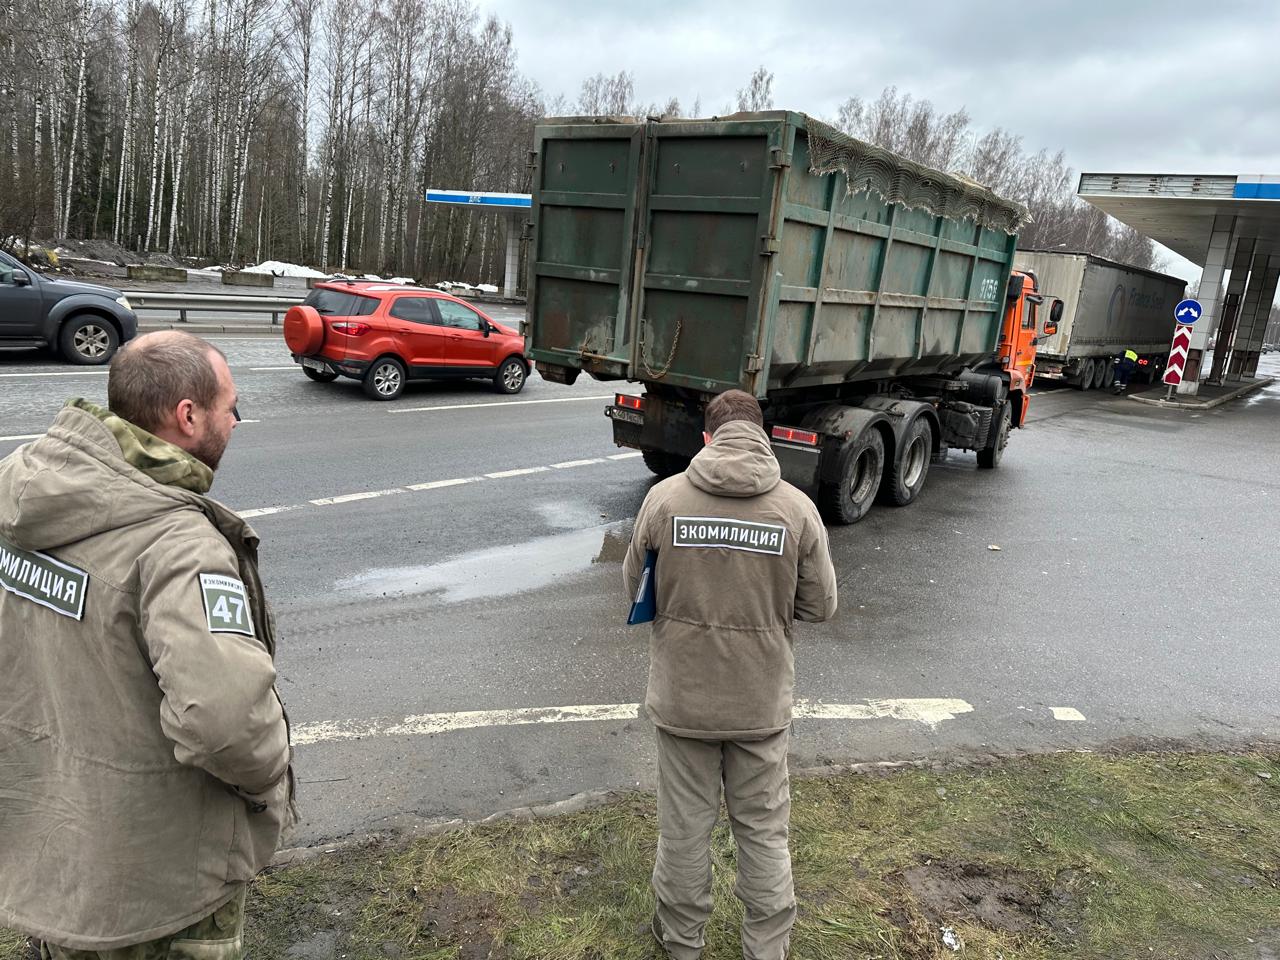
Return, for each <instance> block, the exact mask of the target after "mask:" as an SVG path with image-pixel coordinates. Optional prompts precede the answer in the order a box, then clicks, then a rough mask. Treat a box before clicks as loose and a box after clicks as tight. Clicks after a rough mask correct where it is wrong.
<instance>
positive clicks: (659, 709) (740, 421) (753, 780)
mask: <svg viewBox="0 0 1280 960" xmlns="http://www.w3.org/2000/svg"><path fill="white" fill-rule="evenodd" d="M706 430H707V434H708V435H709V437H710V441H709V443H708V445H707V446H706V447H704V448H703V450H702V451H701V452H700V453H699V454H698V455H697V456H696V457H694V458H693V462H692V463H691V464H690V465H689V469H688V470H687V471H685V472H684V473H683V474H681V475H679V476H675V477H671V478H670V479H668V480H664V481H663V482H662V483H659V484H658V485H657V486H655V487H654V488H653V489H652V490H650V491H649V495H648V496H647V497H645V501H644V504H643V505H642V506H641V508H640V514H639V516H638V517H637V518H636V524H635V533H634V534H633V535H632V540H631V548H630V550H628V552H627V557H626V561H625V563H624V565H623V572H624V577H625V580H626V586H627V590H628V592H629V594H630V595H632V596H634V594H635V591H636V589H637V587H638V585H639V582H640V575H641V571H642V569H643V567H644V563H645V556H646V553H647V551H649V550H655V551H657V561H656V567H655V570H656V577H655V586H656V599H657V615H656V617H655V619H654V622H653V630H652V634H651V639H650V643H649V691H648V695H647V697H646V699H645V707H646V709H647V711H648V714H649V717H650V719H651V720H652V721H653V723H654V725H655V726H656V727H657V731H658V828H659V834H660V835H659V838H658V856H657V862H656V864H655V865H654V868H653V889H654V894H655V896H656V899H657V909H656V912H655V916H654V924H653V930H654V936H656V937H657V938H658V941H659V943H661V944H662V946H663V948H664V949H665V950H666V951H667V953H668V954H669V955H670V956H671V957H673V958H675V960H696V958H697V957H698V956H699V955H700V954H701V952H702V948H703V946H704V938H703V930H704V928H705V927H706V923H707V919H708V917H709V916H710V915H711V907H712V902H711V849H710V841H711V831H712V828H713V827H714V826H715V823H716V819H717V817H718V816H719V812H720V795H721V787H722V785H723V791H724V799H725V803H726V806H727V807H728V810H729V820H730V823H731V825H732V827H733V835H734V838H735V839H736V841H737V846H738V879H737V886H736V887H735V891H734V892H735V893H736V894H737V896H738V898H739V899H740V900H742V902H743V904H744V905H745V907H746V915H745V917H744V918H743V924H742V953H743V956H744V957H746V958H747V960H781V958H783V957H785V956H786V953H787V947H788V943H789V938H790V933H791V926H792V924H793V923H794V921H795V913H796V905H795V892H794V890H793V887H792V882H791V855H790V852H789V851H788V849H787V832H788V821H789V818H790V814H791V793H790V785H789V781H788V778H787V740H788V735H789V731H790V726H791V696H792V688H793V685H794V681H795V664H794V660H793V658H792V649H791V623H792V620H793V619H798V620H810V621H819V620H826V619H828V618H829V617H831V616H832V615H833V614H834V613H835V610H836V579H835V570H834V568H833V567H832V565H831V555H830V552H829V550H828V546H827V534H826V530H825V528H824V527H823V525H822V520H821V519H820V518H819V516H818V511H817V509H816V508H815V507H814V505H813V503H812V502H811V501H810V500H809V499H808V497H806V496H805V495H804V494H802V493H801V492H800V491H799V490H797V489H796V488H795V487H793V486H791V485H790V484H788V483H786V482H785V481H783V480H782V479H781V475H780V471H779V469H778V461H777V460H776V459H775V457H774V455H773V451H772V449H771V448H770V446H769V438H768V436H767V435H766V434H765V432H764V421H763V418H762V417H761V414H760V405H759V404H758V403H757V402H756V400H755V398H754V397H752V396H750V395H749V394H747V393H743V392H742V391H740V390H731V391H728V392H727V393H723V394H721V395H720V396H718V397H716V398H715V399H714V400H712V401H711V403H710V404H708V406H707V410H706Z"/></svg>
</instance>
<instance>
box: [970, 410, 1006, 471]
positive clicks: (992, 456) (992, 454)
mask: <svg viewBox="0 0 1280 960" xmlns="http://www.w3.org/2000/svg"><path fill="white" fill-rule="evenodd" d="M995 418H996V419H994V420H993V422H992V430H991V436H989V437H988V438H987V445H986V447H984V448H983V449H981V450H979V451H978V466H980V467H982V468H983V469H985V470H994V469H995V468H996V467H998V466H1000V461H1001V459H1002V458H1003V457H1004V448H1005V447H1007V446H1008V445H1009V430H1010V429H1011V427H1012V426H1013V416H1012V414H1011V413H1010V410H1009V401H1008V400H1006V401H1005V402H1004V403H1002V404H1000V406H999V407H998V408H997V409H996V411H995Z"/></svg>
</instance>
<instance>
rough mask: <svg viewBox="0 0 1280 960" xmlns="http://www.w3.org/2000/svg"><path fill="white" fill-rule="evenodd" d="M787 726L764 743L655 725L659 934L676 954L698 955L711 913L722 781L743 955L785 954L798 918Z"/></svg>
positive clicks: (686, 958)
mask: <svg viewBox="0 0 1280 960" xmlns="http://www.w3.org/2000/svg"><path fill="white" fill-rule="evenodd" d="M789 739H790V731H789V730H784V731H782V732H781V733H776V734H774V735H773V736H771V737H767V738H766V739H764V740H749V741H734V740H693V739H689V738H687V737H677V736H674V735H673V734H670V733H667V732H666V731H664V730H658V831H659V836H658V856H657V862H656V863H655V864H654V868H653V892H654V895H655V897H656V899H657V914H656V920H657V923H656V924H655V925H654V932H655V934H656V935H657V936H658V938H659V940H661V941H662V944H663V946H664V947H665V948H666V950H667V952H668V953H669V954H670V955H671V956H672V957H673V958H675V960H697V958H698V956H699V955H700V954H701V952H702V948H703V947H704V946H705V943H706V941H705V940H704V938H703V931H704V929H705V928H706V925H707V920H708V918H709V917H710V916H711V907H712V901H711V831H712V829H713V828H714V827H715V825H716V820H717V819H718V817H719V815H720V796H721V789H722V788H723V792H724V800H725V806H726V807H727V808H728V811H729V822H730V825H731V826H732V828H733V837H734V840H735V841H736V842H737V848H738V876H737V883H736V885H735V886H734V891H733V892H734V894H735V895H736V896H737V898H738V899H739V900H741V901H742V903H743V905H744V906H745V907H746V915H745V916H744V917H743V920H742V955H743V957H745V958H746V960H782V958H783V957H785V956H786V954H787V946H788V942H789V940H790V936H791V926H792V924H793V923H794V922H795V917H796V898H795V890H794V888H793V886H792V882H791V853H790V851H789V850H788V849H787V834H788V822H789V820H790V817H791V788H790V781H789V780H788V776H787V743H788V740H789Z"/></svg>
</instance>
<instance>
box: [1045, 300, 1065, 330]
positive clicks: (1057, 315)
mask: <svg viewBox="0 0 1280 960" xmlns="http://www.w3.org/2000/svg"><path fill="white" fill-rule="evenodd" d="M1061 320H1062V301H1061V300H1055V301H1053V306H1052V307H1050V308H1049V319H1048V320H1046V321H1045V325H1044V335H1045V336H1046V337H1052V336H1053V335H1054V334H1055V333H1057V332H1058V323H1059V322H1060V321H1061Z"/></svg>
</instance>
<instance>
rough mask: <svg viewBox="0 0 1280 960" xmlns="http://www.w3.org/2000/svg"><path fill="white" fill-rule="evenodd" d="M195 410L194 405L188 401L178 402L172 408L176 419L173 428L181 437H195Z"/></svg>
mask: <svg viewBox="0 0 1280 960" xmlns="http://www.w3.org/2000/svg"><path fill="white" fill-rule="evenodd" d="M195 410H196V405H195V404H194V403H192V402H191V401H190V400H180V401H178V405H177V406H176V407H175V408H174V415H175V417H176V418H177V423H176V424H175V426H176V427H177V430H178V432H179V433H181V434H182V435H183V436H186V437H194V436H195V435H196V421H195Z"/></svg>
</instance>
